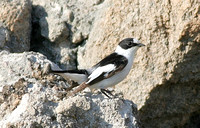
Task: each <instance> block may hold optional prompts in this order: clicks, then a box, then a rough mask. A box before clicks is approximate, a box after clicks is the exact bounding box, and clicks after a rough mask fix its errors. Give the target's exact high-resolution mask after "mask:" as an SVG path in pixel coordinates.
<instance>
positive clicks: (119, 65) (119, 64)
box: [88, 53, 128, 86]
mask: <svg viewBox="0 0 200 128" xmlns="http://www.w3.org/2000/svg"><path fill="white" fill-rule="evenodd" d="M127 63H128V59H127V58H126V57H124V56H122V55H119V54H117V53H112V54H110V55H109V56H107V57H106V58H104V59H103V60H101V61H100V62H99V63H97V64H96V65H94V66H93V70H95V69H97V68H98V67H102V66H105V65H108V64H114V65H115V66H116V69H115V70H113V71H111V72H109V73H108V72H102V74H101V75H99V76H98V77H97V78H95V79H94V80H92V81H91V82H90V83H88V84H89V85H90V86H91V85H93V84H95V83H98V82H100V81H101V80H103V79H107V78H109V77H111V76H113V75H114V74H116V73H117V72H119V71H121V70H122V69H123V68H124V67H125V66H126V65H127ZM105 74H108V75H105ZM88 81H89V80H88Z"/></svg>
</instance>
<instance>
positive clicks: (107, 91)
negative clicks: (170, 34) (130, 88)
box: [101, 89, 114, 99]
mask: <svg viewBox="0 0 200 128" xmlns="http://www.w3.org/2000/svg"><path fill="white" fill-rule="evenodd" d="M101 92H102V93H103V94H104V95H105V96H107V97H108V98H109V99H111V97H110V96H109V95H111V96H112V97H114V95H113V94H112V93H111V92H112V91H109V90H106V89H101ZM108 94H109V95H108Z"/></svg>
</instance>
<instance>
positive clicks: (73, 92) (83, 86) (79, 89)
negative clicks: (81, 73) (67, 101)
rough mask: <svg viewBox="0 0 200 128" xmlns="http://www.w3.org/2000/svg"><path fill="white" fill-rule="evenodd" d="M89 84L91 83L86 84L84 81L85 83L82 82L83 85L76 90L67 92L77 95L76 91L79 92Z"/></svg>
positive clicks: (70, 94) (69, 94)
mask: <svg viewBox="0 0 200 128" xmlns="http://www.w3.org/2000/svg"><path fill="white" fill-rule="evenodd" d="M88 86H89V85H88V84H86V82H83V83H82V84H81V85H79V87H78V88H76V89H75V90H74V91H72V92H69V93H68V94H67V96H73V95H75V94H76V93H78V92H80V91H82V90H84V89H85V88H86V87H88Z"/></svg>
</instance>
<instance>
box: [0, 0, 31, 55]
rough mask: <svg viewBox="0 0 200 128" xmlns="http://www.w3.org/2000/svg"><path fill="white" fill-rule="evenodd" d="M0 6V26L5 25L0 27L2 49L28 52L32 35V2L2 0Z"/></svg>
mask: <svg viewBox="0 0 200 128" xmlns="http://www.w3.org/2000/svg"><path fill="white" fill-rule="evenodd" d="M0 6H1V8H0V22H1V23H0V24H3V25H0V28H1V29H0V31H1V32H0V33H1V34H0V38H1V40H0V41H1V42H0V44H1V46H0V48H1V49H4V50H8V51H10V52H24V51H28V50H29V49H30V35H31V9H32V8H31V2H30V0H20V1H18V0H14V1H8V0H1V1H0ZM2 26H3V27H4V28H2ZM5 29H6V30H5ZM2 36H3V37H2Z"/></svg>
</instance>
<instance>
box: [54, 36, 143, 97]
mask: <svg viewBox="0 0 200 128" xmlns="http://www.w3.org/2000/svg"><path fill="white" fill-rule="evenodd" d="M141 46H145V45H144V44H142V43H140V41H139V40H137V39H135V38H126V39H124V40H122V41H121V42H120V43H119V45H118V46H117V48H116V50H115V52H114V53H112V54H110V55H108V56H107V57H105V58H104V59H103V60H101V61H100V62H99V63H97V64H96V65H94V66H93V67H91V68H89V69H81V70H64V71H58V70H57V71H56V70H51V72H52V73H55V74H58V75H61V76H62V77H63V78H65V79H71V80H73V81H75V82H77V83H78V84H80V85H79V87H78V88H76V89H75V90H74V91H72V92H71V93H70V94H69V95H73V94H75V93H77V92H80V91H82V90H83V89H85V88H86V87H89V88H90V89H101V92H102V93H103V94H105V95H106V96H108V95H107V94H106V93H105V92H107V93H110V91H108V90H106V88H108V87H111V86H114V85H116V84H118V83H119V82H121V81H122V80H124V78H125V77H126V76H127V75H128V73H129V72H130V70H131V67H132V65H133V61H134V58H135V54H136V51H137V50H138V48H139V47H141ZM108 97H109V96H108Z"/></svg>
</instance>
